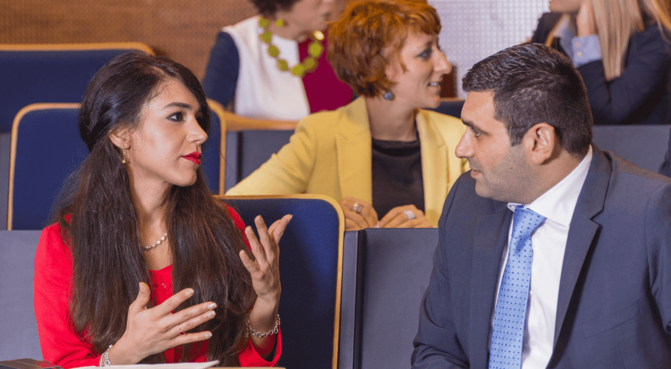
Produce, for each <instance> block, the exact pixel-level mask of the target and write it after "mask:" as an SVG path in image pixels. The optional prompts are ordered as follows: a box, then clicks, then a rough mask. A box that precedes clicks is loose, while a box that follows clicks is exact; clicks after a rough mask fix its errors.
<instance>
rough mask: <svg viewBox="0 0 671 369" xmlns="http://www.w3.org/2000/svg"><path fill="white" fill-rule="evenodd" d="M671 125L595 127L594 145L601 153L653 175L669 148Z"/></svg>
mask: <svg viewBox="0 0 671 369" xmlns="http://www.w3.org/2000/svg"><path fill="white" fill-rule="evenodd" d="M669 127H671V126H669V125H668V124H666V125H634V126H594V127H593V131H594V139H593V141H594V143H595V144H596V145H597V146H598V147H599V149H601V150H608V151H612V152H613V153H614V154H615V155H617V156H619V157H621V158H623V159H626V160H629V161H630V162H632V163H634V164H636V165H638V166H639V167H641V168H643V169H647V170H651V171H653V172H657V171H658V170H659V166H660V165H661V164H662V162H663V161H664V154H665V153H666V151H667V150H668V149H669Z"/></svg>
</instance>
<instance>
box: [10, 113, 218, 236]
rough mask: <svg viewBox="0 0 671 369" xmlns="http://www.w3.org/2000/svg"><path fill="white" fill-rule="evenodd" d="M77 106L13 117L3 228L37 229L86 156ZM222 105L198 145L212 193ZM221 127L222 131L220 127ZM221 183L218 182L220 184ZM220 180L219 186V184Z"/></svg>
mask: <svg viewBox="0 0 671 369" xmlns="http://www.w3.org/2000/svg"><path fill="white" fill-rule="evenodd" d="M78 109H79V104H34V105H31V106H29V107H26V109H25V110H23V111H22V113H24V114H20V115H19V116H17V120H16V122H15V123H14V125H15V128H14V129H13V132H12V148H11V151H12V152H11V155H10V156H11V157H10V161H11V162H10V178H9V181H10V184H9V199H8V200H9V201H8V202H9V205H8V207H9V211H8V217H7V218H8V219H7V227H8V228H7V229H42V228H44V227H45V226H46V225H47V223H48V222H49V220H50V219H49V213H50V210H51V207H52V205H53V203H54V200H55V199H56V197H57V195H58V192H59V191H60V189H61V187H62V186H63V183H64V181H65V179H66V178H67V176H68V175H69V174H70V173H72V172H73V171H74V170H75V169H76V168H77V166H78V165H79V164H81V162H82V161H84V159H86V157H87V156H88V150H87V149H86V145H85V144H84V142H83V141H82V139H81V137H80V136H79V130H78V128H77V113H78ZM220 109H221V108H220V107H219V106H218V105H217V104H216V103H215V104H213V106H212V111H213V112H212V124H211V126H210V132H208V140H207V142H206V143H205V145H204V147H203V165H202V169H203V172H204V174H205V178H206V180H207V183H208V186H209V188H210V190H211V191H212V192H213V193H214V194H218V193H219V192H220V191H223V174H220V171H221V170H223V168H222V157H221V152H223V151H222V149H221V146H220V145H221V132H222V129H221V124H225V123H224V122H223V121H222V118H221V117H222V115H221V111H219V110H220ZM224 131H225V129H224ZM220 181H221V182H220ZM220 183H221V184H220Z"/></svg>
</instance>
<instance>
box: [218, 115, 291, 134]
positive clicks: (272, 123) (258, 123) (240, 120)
mask: <svg viewBox="0 0 671 369" xmlns="http://www.w3.org/2000/svg"><path fill="white" fill-rule="evenodd" d="M224 119H226V131H227V132H238V131H249V130H278V131H281V130H287V131H288V130H292V131H293V130H294V129H296V125H297V124H298V122H297V121H292V120H269V119H253V118H245V117H241V116H239V115H237V114H233V113H231V112H228V111H226V112H224Z"/></svg>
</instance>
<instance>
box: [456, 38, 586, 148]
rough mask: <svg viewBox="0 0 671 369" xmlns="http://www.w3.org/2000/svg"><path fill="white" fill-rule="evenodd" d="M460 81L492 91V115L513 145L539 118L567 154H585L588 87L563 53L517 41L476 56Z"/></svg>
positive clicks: (477, 89)
mask: <svg viewBox="0 0 671 369" xmlns="http://www.w3.org/2000/svg"><path fill="white" fill-rule="evenodd" d="M462 82H463V89H464V91H466V92H471V91H473V92H482V91H488V90H491V91H493V93H494V118H496V119H497V120H499V121H501V122H503V124H505V126H506V129H507V130H508V136H510V143H511V145H512V146H514V145H517V144H519V143H520V142H521V141H522V138H523V137H524V134H525V133H526V132H527V131H528V130H529V129H530V128H531V127H533V126H534V125H536V124H538V123H543V122H544V123H547V124H549V125H551V126H552V127H554V129H555V132H556V134H557V137H558V138H559V142H560V143H561V145H562V147H563V148H564V149H565V150H566V151H568V152H569V153H570V154H574V155H584V154H585V153H587V150H588V149H589V145H590V143H591V142H592V111H591V109H590V107H589V101H588V99H587V90H586V89H585V84H584V83H583V81H582V78H581V77H580V73H578V71H577V70H576V69H575V67H573V64H572V63H571V61H570V60H569V59H568V58H567V57H566V56H564V55H563V54H561V53H559V52H557V51H555V50H553V49H551V48H549V47H547V46H545V45H543V44H534V43H527V44H521V45H516V46H513V47H510V48H507V49H504V50H501V51H499V52H498V53H496V54H494V55H492V56H489V57H487V58H486V59H483V60H481V61H479V62H478V63H477V64H475V65H474V66H473V68H471V69H470V70H469V71H468V72H467V73H466V75H465V76H464V78H463V79H462Z"/></svg>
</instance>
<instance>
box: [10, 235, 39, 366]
mask: <svg viewBox="0 0 671 369" xmlns="http://www.w3.org/2000/svg"><path fill="white" fill-rule="evenodd" d="M39 239H40V231H26V232H16V231H0V296H2V298H0V311H1V312H2V314H0V332H3V334H0V361H5V360H16V359H22V358H30V359H35V360H42V350H41V349H40V339H39V337H38V336H37V321H36V320H35V309H34V308H33V276H34V268H35V250H37V243H38V241H39ZM0 367H2V365H1V364H0Z"/></svg>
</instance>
